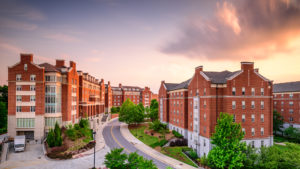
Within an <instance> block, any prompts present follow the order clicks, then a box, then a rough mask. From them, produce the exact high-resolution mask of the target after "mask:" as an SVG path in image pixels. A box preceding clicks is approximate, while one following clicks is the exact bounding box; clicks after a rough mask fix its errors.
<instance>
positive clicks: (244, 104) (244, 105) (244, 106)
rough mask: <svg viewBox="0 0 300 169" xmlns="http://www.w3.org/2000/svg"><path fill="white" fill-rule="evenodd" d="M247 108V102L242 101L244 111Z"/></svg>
mask: <svg viewBox="0 0 300 169" xmlns="http://www.w3.org/2000/svg"><path fill="white" fill-rule="evenodd" d="M245 108H246V103H245V101H242V109H245Z"/></svg>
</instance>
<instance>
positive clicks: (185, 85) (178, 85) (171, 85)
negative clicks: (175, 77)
mask: <svg viewBox="0 0 300 169" xmlns="http://www.w3.org/2000/svg"><path fill="white" fill-rule="evenodd" d="M190 81H191V79H188V80H186V81H184V82H181V83H165V85H166V88H167V91H172V90H179V89H187V88H188V84H189V82H190Z"/></svg>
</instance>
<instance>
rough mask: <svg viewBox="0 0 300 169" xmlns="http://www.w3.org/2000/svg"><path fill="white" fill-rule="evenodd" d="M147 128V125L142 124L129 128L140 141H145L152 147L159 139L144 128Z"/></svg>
mask: <svg viewBox="0 0 300 169" xmlns="http://www.w3.org/2000/svg"><path fill="white" fill-rule="evenodd" d="M145 129H146V126H140V127H138V128H133V129H129V130H130V132H131V134H132V135H134V136H135V137H136V138H138V139H139V140H140V141H142V142H143V143H145V144H146V145H148V146H150V147H152V146H151V145H154V144H155V143H157V142H158V141H159V139H158V138H157V137H154V136H149V135H148V134H145V133H144V130H145Z"/></svg>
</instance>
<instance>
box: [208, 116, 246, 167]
mask: <svg viewBox="0 0 300 169" xmlns="http://www.w3.org/2000/svg"><path fill="white" fill-rule="evenodd" d="M243 137H244V133H243V132H242V130H241V125H240V124H237V123H234V122H233V116H232V115H229V114H227V113H221V114H220V117H219V118H218V121H217V125H216V128H215V133H214V134H213V135H212V137H211V139H212V144H213V145H214V147H213V149H212V150H211V151H210V152H209V154H208V161H209V165H210V166H211V167H213V168H241V167H242V166H243V161H245V157H246V156H245V154H244V153H243V151H245V150H246V144H245V143H242V142H241V140H242V139H243Z"/></svg>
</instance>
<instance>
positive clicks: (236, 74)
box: [226, 70, 244, 80]
mask: <svg viewBox="0 0 300 169" xmlns="http://www.w3.org/2000/svg"><path fill="white" fill-rule="evenodd" d="M243 72H244V70H240V72H238V73H235V74H234V75H232V76H230V77H228V78H226V79H227V80H232V79H234V78H236V77H237V76H239V75H240V74H242V73H243Z"/></svg>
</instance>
